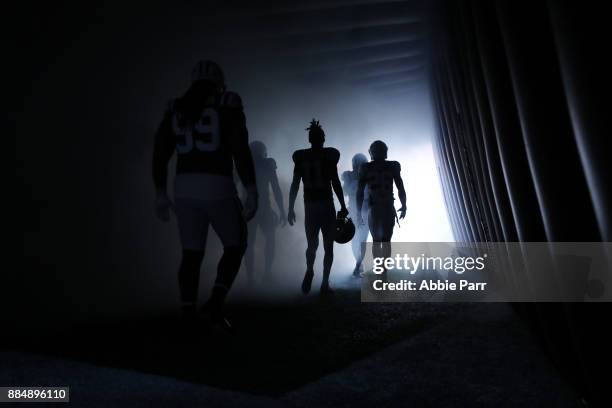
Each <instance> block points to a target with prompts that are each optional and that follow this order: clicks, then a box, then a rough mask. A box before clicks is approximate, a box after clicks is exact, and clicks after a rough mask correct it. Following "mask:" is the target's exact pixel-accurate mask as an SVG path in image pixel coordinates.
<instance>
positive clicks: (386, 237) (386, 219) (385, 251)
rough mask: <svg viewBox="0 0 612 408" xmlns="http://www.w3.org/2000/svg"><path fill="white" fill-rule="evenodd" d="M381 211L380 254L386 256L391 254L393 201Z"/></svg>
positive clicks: (393, 222)
mask: <svg viewBox="0 0 612 408" xmlns="http://www.w3.org/2000/svg"><path fill="white" fill-rule="evenodd" d="M381 212H382V213H381V225H380V229H381V242H382V243H383V244H382V256H383V257H385V258H388V257H390V256H391V238H392V237H393V229H394V227H395V207H394V206H393V203H391V204H389V205H387V206H385V207H384V208H382V211H381Z"/></svg>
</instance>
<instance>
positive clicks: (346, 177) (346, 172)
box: [342, 170, 351, 182]
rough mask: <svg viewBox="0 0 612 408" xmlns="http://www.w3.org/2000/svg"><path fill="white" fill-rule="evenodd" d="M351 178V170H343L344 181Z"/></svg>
mask: <svg viewBox="0 0 612 408" xmlns="http://www.w3.org/2000/svg"><path fill="white" fill-rule="evenodd" d="M350 179H351V172H350V171H348V170H347V171H343V172H342V180H343V181H345V182H346V181H349V180H350Z"/></svg>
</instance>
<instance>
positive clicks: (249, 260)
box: [244, 216, 260, 286]
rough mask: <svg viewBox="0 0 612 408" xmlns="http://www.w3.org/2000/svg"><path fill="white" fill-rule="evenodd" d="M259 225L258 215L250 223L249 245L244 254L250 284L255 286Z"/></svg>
mask: <svg viewBox="0 0 612 408" xmlns="http://www.w3.org/2000/svg"><path fill="white" fill-rule="evenodd" d="M259 226H260V223H259V221H258V217H257V216H255V218H253V219H252V220H251V221H250V222H249V224H248V234H247V235H248V245H247V249H246V253H245V255H244V266H245V269H246V273H247V279H248V282H249V286H253V285H254V283H255V237H256V236H257V228H258V227H259Z"/></svg>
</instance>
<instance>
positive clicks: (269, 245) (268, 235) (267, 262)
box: [261, 222, 276, 280]
mask: <svg viewBox="0 0 612 408" xmlns="http://www.w3.org/2000/svg"><path fill="white" fill-rule="evenodd" d="M261 232H262V235H263V236H264V238H265V240H266V244H265V247H264V279H265V280H270V279H272V276H273V273H272V264H273V263H274V256H275V247H276V225H274V223H272V222H268V223H266V224H262V229H261Z"/></svg>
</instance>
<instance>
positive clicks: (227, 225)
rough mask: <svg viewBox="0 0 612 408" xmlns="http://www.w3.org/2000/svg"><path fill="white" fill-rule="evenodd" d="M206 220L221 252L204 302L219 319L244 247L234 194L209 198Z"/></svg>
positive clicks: (243, 230) (243, 226)
mask: <svg viewBox="0 0 612 408" xmlns="http://www.w3.org/2000/svg"><path fill="white" fill-rule="evenodd" d="M208 203H209V204H208V207H207V212H208V216H209V218H210V224H211V226H212V227H213V229H214V230H215V232H216V233H217V235H218V236H219V239H220V240H221V243H222V244H223V255H222V256H221V260H220V261H219V264H218V266H217V278H216V279H215V284H214V286H213V289H212V293H211V297H210V299H209V301H208V303H207V305H206V309H207V311H208V312H209V313H210V314H211V315H212V316H213V318H217V319H223V306H224V304H225V298H226V297H227V293H228V292H229V290H230V288H231V287H232V284H233V283H234V280H235V279H236V275H237V274H238V270H239V269H240V263H241V262H242V257H243V255H244V252H245V250H246V247H247V226H246V222H245V221H244V218H243V217H242V205H241V204H240V201H239V200H238V198H232V199H226V200H214V201H212V200H211V201H209V202H208Z"/></svg>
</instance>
